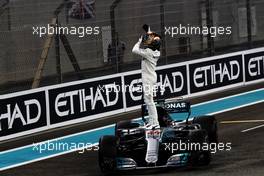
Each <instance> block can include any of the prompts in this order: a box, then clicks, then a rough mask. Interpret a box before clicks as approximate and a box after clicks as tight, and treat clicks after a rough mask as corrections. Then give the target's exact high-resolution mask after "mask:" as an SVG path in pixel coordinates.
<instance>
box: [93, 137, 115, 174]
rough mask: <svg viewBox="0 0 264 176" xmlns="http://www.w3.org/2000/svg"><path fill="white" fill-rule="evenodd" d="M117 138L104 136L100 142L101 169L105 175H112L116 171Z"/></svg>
mask: <svg viewBox="0 0 264 176" xmlns="http://www.w3.org/2000/svg"><path fill="white" fill-rule="evenodd" d="M116 155H117V138H116V137H115V136H110V135H109V136H102V137H101V138H100V140H99V151H98V158H99V160H98V161H99V167H100V169H101V171H102V172H103V173H104V174H111V173H112V172H113V171H115V169H116Z"/></svg>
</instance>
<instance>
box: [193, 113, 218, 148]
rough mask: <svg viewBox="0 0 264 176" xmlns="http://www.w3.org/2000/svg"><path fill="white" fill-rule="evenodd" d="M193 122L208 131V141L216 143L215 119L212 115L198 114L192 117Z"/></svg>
mask: <svg viewBox="0 0 264 176" xmlns="http://www.w3.org/2000/svg"><path fill="white" fill-rule="evenodd" d="M193 123H194V124H200V126H201V128H202V129H204V130H206V131H207V133H208V140H209V143H218V134H217V121H216V119H215V117H214V116H199V117H195V118H194V119H193Z"/></svg>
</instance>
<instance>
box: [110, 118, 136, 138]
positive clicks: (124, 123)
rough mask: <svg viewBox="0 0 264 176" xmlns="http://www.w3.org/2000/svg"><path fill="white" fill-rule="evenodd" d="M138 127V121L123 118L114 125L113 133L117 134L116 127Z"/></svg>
mask: <svg viewBox="0 0 264 176" xmlns="http://www.w3.org/2000/svg"><path fill="white" fill-rule="evenodd" d="M137 127H139V124H138V123H135V122H132V121H131V120H123V121H120V122H117V123H116V125H115V134H116V135H117V130H118V129H132V128H137Z"/></svg>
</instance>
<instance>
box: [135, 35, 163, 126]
mask: <svg viewBox="0 0 264 176" xmlns="http://www.w3.org/2000/svg"><path fill="white" fill-rule="evenodd" d="M141 41H142V38H140V39H139V41H138V42H137V43H136V44H135V46H134V47H133V49H132V52H133V53H135V54H138V55H140V56H142V57H143V58H142V61H141V70H142V85H143V93H144V102H145V104H146V105H147V108H148V113H149V124H150V125H153V126H156V125H159V122H158V114H157V109H156V106H155V103H154V100H153V89H154V85H155V84H156V82H157V74H156V72H155V69H156V65H157V61H158V59H159V57H160V51H158V50H155V51H153V50H152V49H150V48H146V49H142V48H140V44H141Z"/></svg>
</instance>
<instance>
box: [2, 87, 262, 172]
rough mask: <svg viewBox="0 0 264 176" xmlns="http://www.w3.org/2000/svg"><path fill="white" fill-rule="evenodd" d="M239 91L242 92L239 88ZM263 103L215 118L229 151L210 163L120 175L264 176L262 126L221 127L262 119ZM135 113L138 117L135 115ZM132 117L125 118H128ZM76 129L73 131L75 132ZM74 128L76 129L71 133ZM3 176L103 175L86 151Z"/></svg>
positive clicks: (93, 154)
mask: <svg viewBox="0 0 264 176" xmlns="http://www.w3.org/2000/svg"><path fill="white" fill-rule="evenodd" d="M258 87H263V85H258V86H253V87H250V88H247V89H250V90H254V89H255V88H258ZM238 91H245V89H241V90H238ZM233 93H238V92H237V91H236V92H234V91H229V92H225V93H222V94H217V95H210V96H207V97H203V98H199V99H198V98H196V99H194V100H192V102H194V103H197V102H201V101H204V100H210V99H215V98H217V97H222V96H226V95H228V94H233ZM263 107H264V103H261V104H257V105H253V106H249V107H246V108H242V109H238V110H233V111H230V112H226V113H222V114H218V115H216V118H217V120H218V122H219V141H220V142H224V143H227V142H231V143H232V149H231V151H218V152H217V153H216V154H215V155H213V160H212V162H211V164H210V165H209V166H207V167H203V168H193V169H186V168H185V169H177V170H169V171H168V170H162V171H160V170H158V171H136V172H129V173H123V175H128V174H129V175H153V174H155V175H157V176H158V175H160V176H162V175H164V176H165V175H166V176H170V175H176V174H180V175H183V176H184V175H186V176H187V175H196V176H197V175H198V176H199V175H234V176H236V175H261V176H262V175H263V173H264V167H263V166H264V138H263V134H264V127H262V128H258V129H255V130H251V131H248V132H244V133H242V132H241V131H242V130H245V129H248V128H251V127H255V126H258V125H262V124H264V122H259V123H235V124H222V123H221V122H222V121H231V120H264V108H263ZM134 114H138V112H135V113H134ZM130 116H131V115H127V118H129V117H130ZM115 121H117V119H114V120H113V119H109V120H107V123H108V124H109V123H113V122H115ZM104 123H105V122H98V123H93V124H87V125H82V126H79V127H78V126H75V127H72V128H68V129H67V130H64V129H61V130H59V131H55V132H52V133H44V134H42V135H40V137H39V138H38V137H36V136H35V137H34V136H33V137H28V138H24V139H22V140H19V141H11V142H8V143H3V144H1V150H4V149H7V148H14V147H16V146H21V145H25V144H30V143H32V141H33V142H37V141H41V140H43V139H49V138H54V136H55V137H57V136H60V135H65V134H69V133H73V132H76V131H79V130H84V129H86V130H87V129H92V128H95V127H98V126H100V125H104ZM78 128H79V130H76V129H78ZM74 129H75V130H74ZM0 175H3V176H35V175H40V176H58V175H59V176H60V175H65V176H98V175H102V174H101V173H100V170H99V168H98V164H97V152H88V151H86V152H85V153H83V154H79V153H78V152H74V153H70V154H66V155H63V156H58V157H55V158H51V159H47V160H43V161H39V162H36V163H32V164H29V165H25V166H20V167H17V168H13V169H9V170H6V171H2V172H0Z"/></svg>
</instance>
